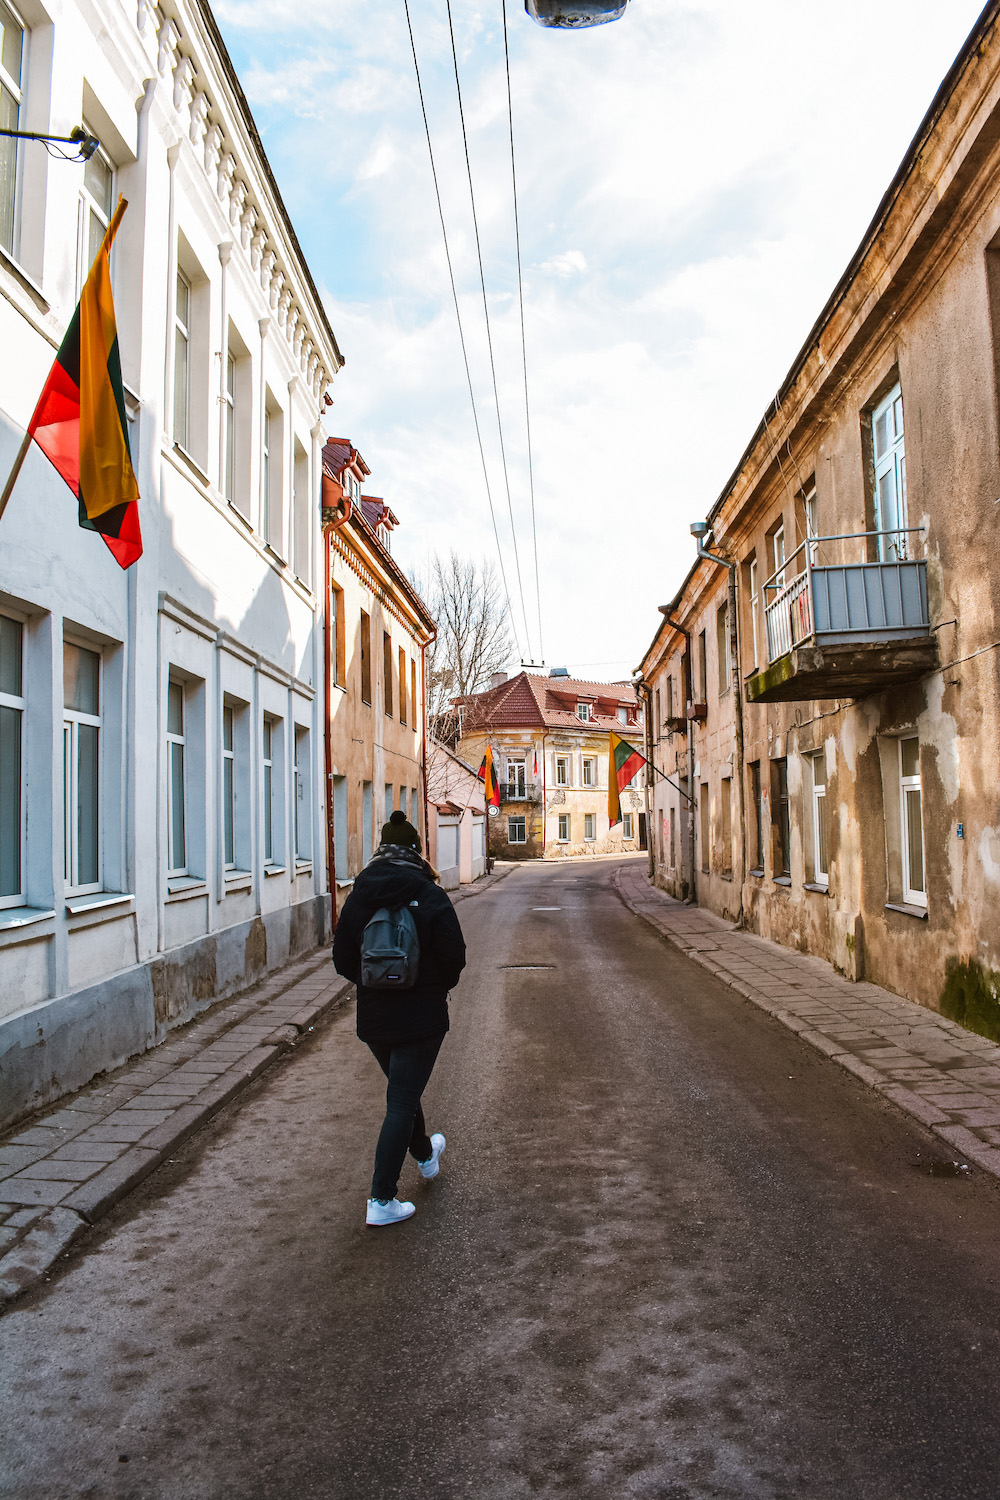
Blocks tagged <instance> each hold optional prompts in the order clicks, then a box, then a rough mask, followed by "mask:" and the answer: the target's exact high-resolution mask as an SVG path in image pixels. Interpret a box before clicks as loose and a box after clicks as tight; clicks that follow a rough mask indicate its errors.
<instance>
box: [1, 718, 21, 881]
mask: <svg viewBox="0 0 1000 1500" xmlns="http://www.w3.org/2000/svg"><path fill="white" fill-rule="evenodd" d="M20 890H21V710H20V709H19V708H0V896H16V895H18V894H19V893H20Z"/></svg>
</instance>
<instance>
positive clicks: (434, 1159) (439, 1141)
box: [417, 1130, 445, 1182]
mask: <svg viewBox="0 0 1000 1500" xmlns="http://www.w3.org/2000/svg"><path fill="white" fill-rule="evenodd" d="M444 1148H445V1138H444V1136H443V1135H442V1134H441V1132H440V1130H439V1131H437V1132H436V1133H435V1134H434V1135H432V1136H431V1154H430V1156H429V1157H428V1158H427V1160H426V1161H418V1162H417V1166H418V1167H419V1168H420V1172H421V1176H423V1177H426V1178H427V1180H428V1182H429V1181H430V1179H431V1178H432V1177H436V1176H437V1174H438V1172H439V1171H440V1170H441V1152H442V1151H443V1150H444Z"/></svg>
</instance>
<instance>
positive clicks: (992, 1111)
mask: <svg viewBox="0 0 1000 1500" xmlns="http://www.w3.org/2000/svg"><path fill="white" fill-rule="evenodd" d="M614 878H615V885H616V887H617V890H618V894H619V895H620V896H621V898H622V900H623V901H624V902H625V904H626V906H628V907H630V908H631V910H632V911H634V912H635V913H636V914H637V915H638V916H640V917H642V918H643V919H644V920H645V921H647V922H648V923H649V924H650V925H651V926H652V927H653V928H655V930H656V931H657V932H659V933H660V934H661V935H662V936H663V937H665V938H667V939H668V941H670V942H671V943H673V944H675V946H676V947H678V948H680V949H681V950H682V951H683V952H684V953H686V954H687V955H688V957H689V958H691V959H692V960H693V961H694V962H695V963H697V964H700V965H701V966H702V967H703V968H705V969H708V970H709V971H710V972H711V973H713V974H715V975H716V976H717V978H719V979H721V980H722V981H723V982H724V983H725V984H728V985H729V986H730V987H731V988H732V989H733V990H735V991H736V992H737V993H738V994H740V995H743V996H744V997H745V998H746V999H747V1000H750V1001H751V1002H752V1003H753V1004H754V1005H758V1006H760V1008H761V1009H762V1010H766V1011H767V1012H768V1014H769V1015H772V1016H774V1018H775V1019H776V1020H778V1021H780V1022H781V1023H782V1025H784V1026H787V1027H788V1028H789V1029H790V1030H791V1031H794V1032H796V1033H797V1034H798V1036H800V1037H801V1039H802V1040H803V1041H804V1042H808V1043H809V1045H810V1046H812V1047H815V1048H816V1049H817V1050H818V1051H820V1052H823V1053H825V1055H826V1056H827V1057H829V1058H831V1059H832V1060H833V1061H834V1062H836V1063H838V1064H839V1065H840V1067H842V1068H845V1069H846V1070H847V1071H848V1072H850V1073H853V1074H854V1076H855V1077H856V1078H860V1079H861V1080H862V1081H863V1082H864V1083H867V1084H868V1085H869V1086H870V1087H871V1088H873V1089H875V1090H876V1091H877V1092H878V1093H879V1094H881V1095H882V1097H883V1098H884V1099H887V1100H889V1101H890V1102H891V1103H892V1104H894V1105H896V1107H897V1108H898V1109H902V1110H905V1111H906V1113H907V1114H909V1115H912V1116H913V1118H914V1119H916V1120H919V1121H920V1123H921V1124H922V1125H925V1126H927V1127H928V1128H929V1129H930V1130H932V1131H933V1132H934V1134H935V1135H937V1136H939V1137H940V1138H941V1140H943V1141H946V1142H947V1143H948V1145H949V1146H951V1147H952V1148H953V1149H955V1150H956V1151H957V1152H959V1153H961V1155H962V1156H965V1157H967V1158H968V1159H969V1161H973V1162H975V1163H976V1164H977V1165H978V1166H980V1167H982V1168H983V1170H984V1171H987V1172H992V1173H993V1174H994V1175H995V1176H997V1177H1000V1129H998V1128H997V1127H998V1126H1000V1046H997V1045H996V1043H994V1042H991V1041H989V1040H988V1039H987V1038H985V1037H980V1036H975V1035H974V1034H973V1033H972V1032H968V1031H965V1030H963V1029H962V1027H961V1026H958V1025H956V1023H955V1022H954V1021H949V1020H948V1019H947V1018H946V1017H945V1016H940V1015H937V1014H936V1013H935V1012H934V1011H928V1010H925V1009H923V1007H921V1006H919V1005H917V1004H916V1002H914V1001H911V1000H907V999H905V998H904V997H903V996H901V995H895V994H893V993H892V991H891V990H885V989H882V988H880V986H879V985H877V984H872V983H871V981H870V980H863V981H861V982H859V983H855V982H853V981H852V980H849V979H845V978H843V977H842V976H841V975H839V974H837V973H836V971H835V970H834V969H833V968H832V967H831V966H830V965H829V964H828V963H827V962H826V961H825V959H821V958H817V957H816V955H815V954H806V953H802V954H799V953H791V952H790V951H789V950H788V949H787V948H783V947H781V946H780V944H778V943H772V942H770V941H769V939H767V938H762V937H760V936H758V935H757V934H756V933H749V932H740V931H738V930H737V929H736V927H735V925H734V924H733V923H732V922H727V921H724V920H723V918H721V917H717V916H715V914H714V913H713V912H707V911H702V910H700V909H699V908H698V907H691V906H685V905H684V903H683V902H681V901H677V900H675V899H674V897H672V896H668V895H667V893H666V892H665V891H661V890H658V889H657V888H656V887H655V886H654V885H653V884H652V882H651V881H650V880H649V877H648V875H647V873H646V865H645V862H644V861H639V860H633V861H630V862H629V863H628V864H625V865H622V866H620V868H619V869H618V870H617V871H616V872H615V877H614ZM2 1193H3V1183H2V1182H0V1195H2Z"/></svg>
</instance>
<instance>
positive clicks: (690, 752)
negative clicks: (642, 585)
mask: <svg viewBox="0 0 1000 1500" xmlns="http://www.w3.org/2000/svg"><path fill="white" fill-rule="evenodd" d="M660 614H661V615H662V616H663V618H664V619H665V620H666V622H667V624H668V625H672V626H673V627H674V629H675V630H676V631H677V632H678V633H679V634H680V635H682V636H683V637H684V653H685V660H686V661H687V682H682V683H681V694H682V696H683V698H684V702H685V703H687V702H689V701H691V702H693V701H694V700H693V695H692V692H691V685H692V682H693V675H694V674H693V671H692V664H691V632H690V630H685V629H684V626H683V625H682V624H681V623H680V621H679V620H675V619H674V617H673V615H672V614H671V613H670V605H669V604H661V605H660ZM687 758H688V774H687V783H688V823H689V828H688V835H689V836H688V844H689V845H690V849H689V853H688V859H689V861H690V865H691V889H690V890H689V891H688V904H689V905H690V906H697V904H698V882H697V876H696V875H695V862H694V857H695V837H696V830H695V817H694V807H695V803H694V720H693V719H688V721H687Z"/></svg>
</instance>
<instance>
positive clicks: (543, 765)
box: [542, 729, 549, 859]
mask: <svg viewBox="0 0 1000 1500" xmlns="http://www.w3.org/2000/svg"><path fill="white" fill-rule="evenodd" d="M548 732H549V731H548V730H547V729H543V730H542V858H543V859H544V858H545V830H546V827H547V825H548V817H547V814H546V798H545V736H546V735H547V734H548Z"/></svg>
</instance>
